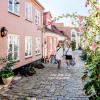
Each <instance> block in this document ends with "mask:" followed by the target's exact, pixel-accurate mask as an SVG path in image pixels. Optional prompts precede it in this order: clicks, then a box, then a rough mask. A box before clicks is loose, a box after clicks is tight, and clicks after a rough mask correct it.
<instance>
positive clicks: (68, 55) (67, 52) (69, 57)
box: [64, 45, 72, 65]
mask: <svg viewBox="0 0 100 100" xmlns="http://www.w3.org/2000/svg"><path fill="white" fill-rule="evenodd" d="M64 54H65V56H66V63H67V65H70V60H72V49H71V48H70V45H68V46H67V47H66V48H65V51H64Z"/></svg>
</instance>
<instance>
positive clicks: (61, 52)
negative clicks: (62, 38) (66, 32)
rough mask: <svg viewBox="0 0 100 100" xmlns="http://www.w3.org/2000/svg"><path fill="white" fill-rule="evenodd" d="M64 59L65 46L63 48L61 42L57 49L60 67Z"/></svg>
mask: <svg viewBox="0 0 100 100" xmlns="http://www.w3.org/2000/svg"><path fill="white" fill-rule="evenodd" d="M62 59H63V48H62V43H61V42H59V43H58V46H57V49H56V60H57V63H58V69H60V66H61V60H62Z"/></svg>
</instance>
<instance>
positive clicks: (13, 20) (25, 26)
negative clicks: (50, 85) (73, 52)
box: [0, 0, 43, 68]
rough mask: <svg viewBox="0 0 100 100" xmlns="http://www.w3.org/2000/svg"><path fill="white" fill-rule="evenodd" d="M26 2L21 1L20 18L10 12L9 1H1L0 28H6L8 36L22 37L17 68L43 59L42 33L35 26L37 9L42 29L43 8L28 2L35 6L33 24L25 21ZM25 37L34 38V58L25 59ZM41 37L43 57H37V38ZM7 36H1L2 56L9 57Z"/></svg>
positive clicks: (32, 0)
mask: <svg viewBox="0 0 100 100" xmlns="http://www.w3.org/2000/svg"><path fill="white" fill-rule="evenodd" d="M25 1H26V0H20V16H16V15H14V14H12V13H10V12H8V0H0V28H1V27H2V26H5V27H6V28H7V30H8V34H18V35H19V36H20V40H19V43H20V48H19V54H20V55H19V56H20V60H19V61H18V62H17V63H16V65H15V68H16V67H20V66H22V65H25V64H27V63H30V62H32V61H35V60H37V59H39V58H41V57H42V33H41V31H40V30H38V26H37V25H36V24H35V9H38V10H39V11H40V12H41V25H40V26H41V27H42V24H43V20H42V19H43V8H42V7H41V6H39V5H38V4H37V3H36V2H35V1H34V0H27V1H30V2H32V4H33V13H32V22H29V21H27V20H25ZM25 36H32V44H33V45H32V50H33V51H32V54H33V56H32V57H30V58H27V59H25ZM36 36H41V55H38V56H36V55H35V37H36ZM7 45H8V44H7V36H6V37H3V38H2V37H1V36H0V56H4V57H5V56H7Z"/></svg>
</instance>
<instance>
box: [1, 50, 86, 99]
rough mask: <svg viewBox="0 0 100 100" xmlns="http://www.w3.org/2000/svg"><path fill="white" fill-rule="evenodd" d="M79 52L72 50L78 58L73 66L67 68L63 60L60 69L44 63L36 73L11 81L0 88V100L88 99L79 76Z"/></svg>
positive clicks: (81, 64) (80, 62) (80, 66)
mask: <svg viewBox="0 0 100 100" xmlns="http://www.w3.org/2000/svg"><path fill="white" fill-rule="evenodd" d="M79 52H80V51H75V52H74V55H75V56H76V57H77V59H78V64H76V65H75V66H70V68H69V69H68V68H67V66H66V62H65V61H64V60H63V63H62V66H61V69H60V70H58V69H57V65H52V64H44V65H45V68H44V69H36V71H37V74H36V75H33V76H30V77H22V78H21V79H20V80H18V81H16V82H13V83H12V85H11V86H10V87H9V89H2V90H0V94H1V95H0V100H3V99H1V98H6V99H7V98H8V99H7V100H9V99H10V100H21V99H23V98H24V97H29V98H31V99H32V98H36V100H88V97H87V96H85V93H84V91H83V89H82V88H83V83H82V81H81V76H82V74H83V72H84V69H85V67H84V63H83V62H82V61H81V60H80V59H79V56H78V55H79ZM2 95H3V96H2ZM6 99H5V100H6ZM32 100H33V99H32Z"/></svg>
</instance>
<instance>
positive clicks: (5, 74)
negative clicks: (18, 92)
mask: <svg viewBox="0 0 100 100" xmlns="http://www.w3.org/2000/svg"><path fill="white" fill-rule="evenodd" d="M14 64H15V61H8V59H7V60H6V62H5V63H4V67H3V69H2V70H1V72H0V76H1V77H2V80H3V83H4V84H5V85H9V84H10V83H11V81H12V79H13V76H14V72H13V70H12V68H11V67H12V66H13V65H14Z"/></svg>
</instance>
